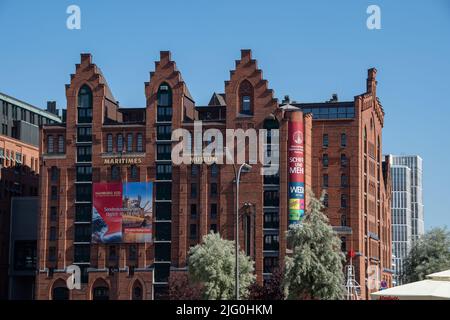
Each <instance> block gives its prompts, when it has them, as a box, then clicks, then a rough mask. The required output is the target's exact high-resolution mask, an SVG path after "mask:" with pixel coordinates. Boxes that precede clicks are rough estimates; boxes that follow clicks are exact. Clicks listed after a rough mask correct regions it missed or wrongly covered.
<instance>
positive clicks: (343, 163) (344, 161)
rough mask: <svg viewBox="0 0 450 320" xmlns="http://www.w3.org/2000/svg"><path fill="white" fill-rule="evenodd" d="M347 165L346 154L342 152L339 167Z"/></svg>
mask: <svg viewBox="0 0 450 320" xmlns="http://www.w3.org/2000/svg"><path fill="white" fill-rule="evenodd" d="M346 166H347V156H346V155H345V154H344V153H343V154H341V167H343V168H345V167H346Z"/></svg>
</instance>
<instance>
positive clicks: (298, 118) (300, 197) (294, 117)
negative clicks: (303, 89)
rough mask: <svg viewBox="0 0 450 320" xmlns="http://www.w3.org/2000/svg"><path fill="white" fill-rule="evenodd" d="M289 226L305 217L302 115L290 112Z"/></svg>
mask: <svg viewBox="0 0 450 320" xmlns="http://www.w3.org/2000/svg"><path fill="white" fill-rule="evenodd" d="M288 126H289V128H288V135H289V136H288V160H289V161H288V162H289V225H292V224H298V223H300V222H301V220H302V219H303V216H304V215H305V145H304V124H303V113H302V112H292V114H291V119H290V121H289V124H288Z"/></svg>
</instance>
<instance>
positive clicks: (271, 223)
mask: <svg viewBox="0 0 450 320" xmlns="http://www.w3.org/2000/svg"><path fill="white" fill-rule="evenodd" d="M279 225H280V217H279V215H278V212H275V211H274V212H264V229H278V227H279Z"/></svg>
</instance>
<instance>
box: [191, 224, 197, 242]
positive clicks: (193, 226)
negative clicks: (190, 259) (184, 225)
mask: <svg viewBox="0 0 450 320" xmlns="http://www.w3.org/2000/svg"><path fill="white" fill-rule="evenodd" d="M189 237H190V238H191V239H195V238H197V225H196V224H191V226H190V228H189Z"/></svg>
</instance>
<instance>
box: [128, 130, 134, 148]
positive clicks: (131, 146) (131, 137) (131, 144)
mask: <svg viewBox="0 0 450 320" xmlns="http://www.w3.org/2000/svg"><path fill="white" fill-rule="evenodd" d="M127 152H133V135H132V134H131V133H129V134H128V136H127Z"/></svg>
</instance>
